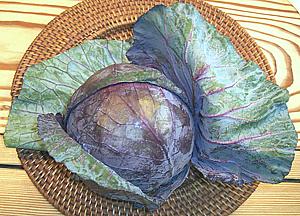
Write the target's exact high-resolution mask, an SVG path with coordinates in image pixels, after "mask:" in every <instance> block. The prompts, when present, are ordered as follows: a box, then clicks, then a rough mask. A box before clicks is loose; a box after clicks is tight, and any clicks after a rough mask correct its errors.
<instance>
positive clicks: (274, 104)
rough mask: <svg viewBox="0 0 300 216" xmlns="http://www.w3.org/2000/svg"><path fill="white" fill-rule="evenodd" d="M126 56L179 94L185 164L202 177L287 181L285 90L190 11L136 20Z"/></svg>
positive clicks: (154, 12) (289, 131) (163, 10)
mask: <svg viewBox="0 0 300 216" xmlns="http://www.w3.org/2000/svg"><path fill="white" fill-rule="evenodd" d="M127 57H128V59H129V60H130V61H132V62H133V63H134V64H138V65H143V66H148V67H153V68H155V69H158V70H160V71H161V72H163V73H164V74H165V75H166V77H167V78H169V79H170V80H171V81H173V82H174V84H175V85H176V86H177V87H178V88H180V89H181V90H182V91H183V94H184V97H183V100H185V101H186V103H187V104H188V106H189V107H190V109H191V110H192V113H193V118H194V121H195V130H196V132H195V136H196V141H195V149H194V152H193V158H192V162H193V164H194V165H195V166H196V167H197V168H198V169H199V170H200V171H201V172H202V173H203V174H204V175H205V176H206V177H208V178H209V179H212V180H222V181H225V182H233V183H238V184H243V183H248V182H253V181H255V180H259V181H264V182H271V183H275V182H279V181H281V180H282V179H283V177H284V176H285V175H287V174H288V172H289V170H290V167H291V162H292V160H293V158H294V149H295V146H296V143H297V134H296V132H295V129H294V126H293V124H292V122H291V120H290V118H289V115H288V111H287V107H286V102H287V101H288V96H289V95H288V92H287V90H284V89H281V88H280V87H278V86H277V85H275V84H273V83H271V82H270V81H268V80H266V77H265V74H264V73H263V72H262V70H261V69H260V68H259V67H258V66H257V65H256V64H254V63H253V62H247V61H245V60H244V59H243V58H242V57H241V56H239V55H238V53H237V52H236V50H235V49H234V47H233V45H232V43H231V42H230V40H229V39H228V38H227V37H225V36H223V35H221V34H219V33H218V32H217V31H216V29H215V27H214V26H212V25H210V24H209V23H207V22H206V21H205V20H204V19H203V17H201V15H200V14H199V12H198V11H197V10H196V8H194V7H193V6H192V5H187V4H182V3H178V4H174V5H172V6H171V7H165V6H162V5H160V6H157V7H155V8H153V9H151V10H150V11H149V12H148V13H146V14H145V15H144V16H142V17H141V18H139V20H138V21H137V23H136V24H135V25H134V44H133V46H132V47H131V48H130V49H129V51H128V52H127Z"/></svg>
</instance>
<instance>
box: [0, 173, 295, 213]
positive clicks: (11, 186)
mask: <svg viewBox="0 0 300 216" xmlns="http://www.w3.org/2000/svg"><path fill="white" fill-rule="evenodd" d="M0 183H1V185H5V187H0V215H5V216H7V215H60V214H59V212H57V210H55V209H54V208H53V207H52V206H51V205H50V204H49V203H48V202H47V201H46V200H45V199H44V198H43V197H42V195H41V194H40V193H39V192H38V190H37V189H36V188H35V187H34V186H33V184H32V183H31V181H30V180H29V179H28V177H27V175H26V173H25V171H24V170H15V169H0ZM299 212H300V187H299V184H297V183H281V184H277V185H270V184H260V186H259V187H258V189H257V190H256V191H255V192H254V193H253V194H252V195H251V197H250V198H249V199H248V200H247V201H246V202H245V203H244V204H243V205H242V206H241V207H240V208H239V209H238V210H237V211H236V212H235V213H233V214H232V215H276V214H277V215H299Z"/></svg>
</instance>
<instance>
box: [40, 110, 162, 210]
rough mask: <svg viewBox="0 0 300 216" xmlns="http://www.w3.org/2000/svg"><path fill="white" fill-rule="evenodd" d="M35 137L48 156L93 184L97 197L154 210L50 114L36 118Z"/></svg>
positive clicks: (153, 203) (147, 199)
mask: <svg viewBox="0 0 300 216" xmlns="http://www.w3.org/2000/svg"><path fill="white" fill-rule="evenodd" d="M38 128H39V135H40V137H41V138H42V140H43V142H44V143H45V149H46V150H47V151H48V152H49V154H50V155H51V156H52V157H53V158H54V159H55V160H56V161H57V162H60V163H64V164H65V166H66V167H67V168H68V170H70V171H71V172H73V173H76V174H77V175H79V176H80V177H81V178H82V179H84V180H88V181H92V182H93V183H95V184H97V186H98V187H97V191H98V192H99V193H101V195H104V196H108V197H113V198H115V199H121V200H125V201H132V202H137V203H138V204H140V205H142V206H144V207H146V208H148V209H150V210H152V209H155V208H157V207H158V205H157V203H156V201H155V200H153V199H152V198H150V197H149V196H147V195H146V194H144V193H143V192H142V191H141V189H140V188H138V187H136V186H134V185H133V184H131V183H130V182H128V181H126V180H124V179H123V178H121V177H120V176H119V175H118V174H117V173H116V172H115V171H113V170H112V169H110V168H109V167H108V166H106V165H105V164H103V163H102V162H101V161H99V160H97V159H95V158H94V157H93V156H91V155H90V154H88V153H87V152H86V151H84V150H83V149H82V148H81V145H80V144H79V143H77V142H76V141H74V140H73V139H72V138H71V137H70V136H69V135H68V134H67V133H66V132H65V131H64V130H63V128H62V127H61V126H60V124H59V122H58V121H57V120H56V118H55V116H54V115H53V114H44V115H39V117H38Z"/></svg>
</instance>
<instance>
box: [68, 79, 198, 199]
mask: <svg viewBox="0 0 300 216" xmlns="http://www.w3.org/2000/svg"><path fill="white" fill-rule="evenodd" d="M92 78H93V77H91V79H92ZM91 79H89V82H91ZM84 88H85V86H84V85H83V86H82V88H80V91H81V92H84V91H85V89H84ZM86 89H87V90H86V91H88V92H91V90H90V89H89V88H88V87H87V88H86ZM87 95H89V96H87V97H86V98H84V99H81V100H80V101H79V102H78V103H77V104H75V105H74V104H73V105H72V109H71V110H70V111H69V114H68V117H67V119H66V122H65V124H66V130H67V133H68V134H69V135H70V136H71V137H72V138H73V139H75V140H76V141H77V142H78V143H80V144H81V145H82V147H83V149H85V150H86V151H87V152H88V153H90V154H91V155H92V156H94V157H95V158H96V159H97V160H100V161H101V162H103V163H104V164H106V165H107V166H109V167H110V168H112V169H113V170H114V171H115V172H116V173H117V174H119V175H120V176H121V177H122V178H124V179H126V180H128V181H130V182H131V183H133V184H134V185H136V186H138V187H139V188H140V189H141V190H142V191H143V192H145V193H147V194H150V195H157V196H161V198H162V199H164V196H165V195H164V192H163V191H164V190H163V189H161V188H163V187H170V182H176V181H177V184H178V181H180V183H181V182H182V181H183V180H184V178H185V176H186V174H187V173H188V166H189V165H188V164H189V161H190V159H191V154H192V149H193V131H192V130H193V126H192V125H193V123H192V119H191V118H190V114H189V111H188V109H187V108H186V106H185V104H184V103H183V102H182V101H181V100H180V99H179V98H178V97H177V96H176V95H175V94H173V93H171V92H170V91H168V90H166V89H164V88H161V87H158V86H156V85H153V84H149V83H119V84H116V85H110V86H108V87H105V88H102V89H99V90H97V91H94V92H92V93H91V94H87ZM74 97H76V94H75V95H74ZM72 100H73V101H74V100H76V98H72ZM180 175H181V176H182V175H184V177H183V178H182V177H180V180H178V176H180ZM158 189H161V192H159V190H158ZM172 189H174V188H172ZM168 193H169V192H168ZM158 194H160V195H158Z"/></svg>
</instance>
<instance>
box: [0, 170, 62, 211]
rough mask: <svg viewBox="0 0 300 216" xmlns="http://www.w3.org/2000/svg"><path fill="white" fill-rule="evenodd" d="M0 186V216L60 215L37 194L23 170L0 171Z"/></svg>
mask: <svg viewBox="0 0 300 216" xmlns="http://www.w3.org/2000/svg"><path fill="white" fill-rule="evenodd" d="M0 185H1V187H0V215H1V216H2V215H3V216H8V215H18V216H20V215H61V214H60V213H59V212H58V211H57V210H56V209H55V208H53V207H52V205H51V204H50V203H49V202H48V201H47V200H46V199H45V198H44V197H43V196H42V195H41V194H40V193H39V191H38V190H37V189H36V187H35V186H34V185H33V184H32V183H31V181H30V179H29V178H28V176H27V174H26V173H25V171H24V170H20V169H5V168H2V169H0ZM3 186H4V187H3Z"/></svg>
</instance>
